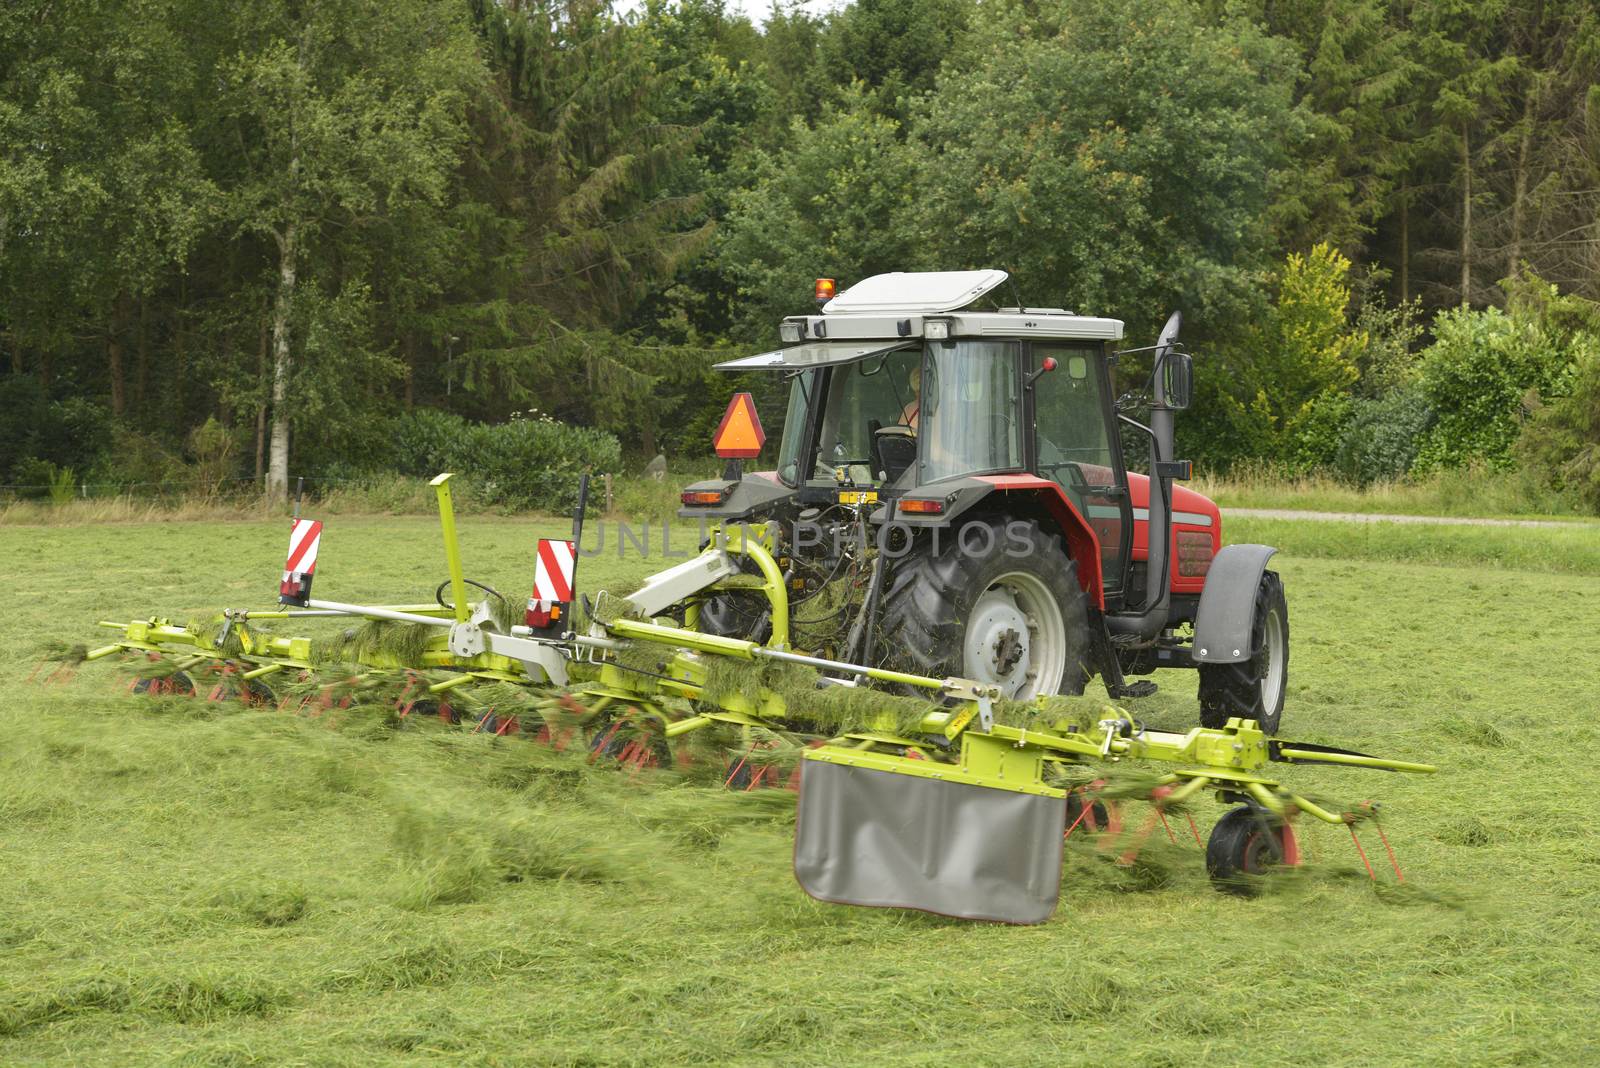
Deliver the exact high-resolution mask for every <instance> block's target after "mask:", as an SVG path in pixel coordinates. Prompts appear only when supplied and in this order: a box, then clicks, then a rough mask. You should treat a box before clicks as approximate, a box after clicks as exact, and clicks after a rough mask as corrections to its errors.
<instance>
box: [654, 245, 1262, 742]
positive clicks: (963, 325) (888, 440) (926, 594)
mask: <svg viewBox="0 0 1600 1068" xmlns="http://www.w3.org/2000/svg"><path fill="white" fill-rule="evenodd" d="M1005 279H1006V274H1005V272H1003V271H997V270H987V271H945V272H933V273H898V272H897V273H893V274H882V275H876V276H873V277H871V278H868V279H866V280H864V281H862V282H860V283H858V284H857V285H855V286H853V287H851V288H850V289H848V290H847V291H845V292H843V293H841V294H839V295H837V296H832V294H831V283H829V284H828V286H827V287H826V288H825V287H824V286H823V285H822V283H819V293H818V296H819V301H820V300H822V298H825V297H826V298H831V299H826V300H825V302H824V303H821V306H820V308H819V311H818V313H817V314H813V315H797V316H790V317H788V318H785V319H784V320H783V322H782V323H781V324H780V326H779V330H780V334H781V337H782V340H783V347H782V348H779V349H777V350H775V351H772V352H766V353H762V354H760V355H757V356H751V357H748V358H745V359H739V360H734V361H731V362H728V363H725V364H722V365H720V366H721V367H722V368H723V369H726V370H731V371H740V372H745V371H752V370H760V371H766V372H770V373H773V374H778V375H782V376H784V377H785V378H786V379H788V381H789V387H788V391H789V401H788V412H787V416H786V418H785V420H784V424H783V438H782V442H781V445H780V448H779V451H778V467H777V469H776V470H775V471H769V472H761V473H759V474H748V475H747V474H744V473H743V472H742V470H741V468H740V463H739V461H737V460H735V461H732V462H730V464H729V468H728V470H727V471H726V472H725V473H724V477H723V478H722V479H719V480H713V481H709V482H702V483H698V484H696V485H694V486H691V487H689V488H688V489H687V490H686V491H685V492H684V494H683V502H684V504H683V508H682V510H681V511H680V513H679V514H680V515H682V516H684V517H686V518H706V519H714V520H715V521H717V522H720V523H723V524H729V523H769V524H773V526H772V527H771V528H769V529H772V530H773V532H774V536H775V537H776V539H777V543H778V546H779V553H778V555H779V558H780V563H781V564H782V566H783V567H784V575H785V580H786V582H787V583H788V584H789V586H790V588H791V590H792V591H793V592H792V593H791V598H792V600H791V604H792V608H793V611H792V615H795V616H797V617H798V616H802V615H804V609H803V608H802V607H801V606H803V605H804V604H806V603H807V602H808V601H809V600H811V599H813V598H824V597H825V591H830V590H831V591H833V593H832V594H831V595H828V596H826V597H825V600H826V603H827V605H828V606H829V607H830V610H833V611H834V616H833V623H834V624H835V631H834V633H833V635H832V636H830V637H826V638H823V639H816V638H813V639H812V640H813V641H817V642H820V644H822V645H823V646H825V647H826V649H827V651H828V652H829V653H830V654H832V655H837V656H840V657H841V658H843V659H844V660H847V661H850V662H854V663H861V664H872V665H875V666H876V665H883V666H890V667H895V668H898V669H900V670H905V671H909V672H914V673H916V674H919V675H931V676H935V677H943V676H959V677H962V678H967V679H973V680H976V681H979V682H982V683H985V684H989V685H991V686H995V687H997V688H998V689H999V690H1000V692H1001V693H1003V694H1004V695H1005V696H1007V697H1010V698H1015V699H1019V700H1027V699H1031V698H1033V697H1036V696H1040V695H1045V694H1056V693H1066V694H1071V693H1079V692H1082V690H1083V687H1084V685H1085V683H1087V682H1088V681H1089V680H1090V679H1091V678H1093V677H1094V676H1096V675H1098V676H1100V678H1101V679H1102V680H1103V682H1104V684H1105V687H1106V690H1107V692H1108V693H1109V694H1110V695H1111V696H1112V697H1113V698H1119V697H1137V696H1143V695H1145V694H1148V693H1151V692H1153V691H1154V690H1155V684H1154V683H1152V682H1150V681H1147V680H1142V681H1137V682H1130V681H1129V679H1130V676H1138V675H1149V674H1151V673H1152V672H1154V671H1155V670H1156V669H1157V668H1194V669H1198V670H1199V672H1200V691H1199V692H1200V721H1201V723H1202V725H1205V726H1211V727H1220V726H1222V725H1223V724H1224V723H1225V722H1226V721H1227V720H1228V719H1229V718H1230V717H1243V718H1248V719H1254V720H1257V721H1258V722H1259V723H1260V724H1261V725H1262V727H1263V728H1264V729H1265V730H1267V731H1268V732H1269V733H1270V732H1275V731H1276V729H1277V727H1278V723H1279V720H1280V718H1281V716H1282V711H1283V698H1284V690H1285V685H1286V681H1287V674H1288V660H1289V616H1288V607H1287V604H1286V602H1285V600H1284V592H1283V584H1282V582H1281V581H1280V580H1279V578H1278V576H1277V574H1275V573H1274V572H1272V571H1269V570H1267V562H1268V560H1269V558H1270V557H1271V556H1272V555H1273V552H1274V550H1273V549H1271V548H1269V547H1267V546H1262V545H1230V546H1226V547H1224V546H1223V544H1222V519H1221V513H1220V512H1219V510H1218V508H1217V506H1216V505H1215V504H1214V503H1213V502H1212V501H1210V500H1208V499H1207V498H1206V497H1204V496H1202V495H1200V494H1198V493H1195V492H1193V491H1191V490H1188V489H1185V488H1183V487H1181V486H1175V485H1174V482H1175V481H1179V480H1183V479H1186V478H1188V477H1189V475H1190V473H1191V464H1190V463H1189V462H1188V461H1185V460H1175V459H1173V421H1174V418H1175V416H1176V413H1177V412H1179V411H1182V410H1183V409H1184V408H1186V407H1187V406H1188V404H1189V402H1190V396H1191V385H1192V361H1191V357H1190V355H1189V354H1188V353H1187V352H1185V351H1184V350H1183V349H1182V347H1181V345H1180V343H1179V341H1178V331H1179V326H1180V323H1181V319H1180V316H1179V315H1178V314H1177V313H1174V314H1173V315H1172V317H1171V318H1170V319H1169V320H1168V322H1167V324H1166V327H1165V329H1164V330H1163V331H1162V333H1161V336H1160V338H1159V340H1158V341H1157V342H1156V344H1155V345H1153V346H1149V347H1148V348H1142V349H1120V350H1119V349H1116V348H1115V347H1114V346H1115V344H1116V343H1117V342H1119V341H1120V340H1121V339H1122V335H1123V324H1122V322H1121V321H1119V320H1116V319H1101V318H1094V317H1090V316H1082V315H1074V314H1072V313H1071V312H1067V311H1064V310H1062V309H1060V308H1023V307H1000V308H996V309H995V310H976V309H975V308H974V305H977V304H978V303H979V302H982V301H984V300H985V298H986V297H987V296H988V294H990V293H991V291H993V290H994V289H995V288H996V287H998V286H999V285H1000V283H1002V282H1003V281H1004V280H1005ZM824 281H826V280H824ZM1133 355H1137V356H1139V357H1141V359H1140V360H1139V361H1138V362H1139V364H1140V365H1141V366H1143V365H1148V366H1150V367H1151V368H1152V370H1151V372H1150V376H1149V378H1148V381H1147V382H1146V384H1145V386H1144V388H1143V389H1142V390H1138V391H1135V392H1132V393H1128V394H1125V395H1122V396H1120V397H1119V396H1118V394H1117V391H1116V389H1115V388H1114V386H1113V371H1114V370H1115V369H1116V367H1117V363H1118V361H1119V359H1123V358H1126V357H1129V356H1133ZM1144 410H1148V413H1149V414H1148V423H1143V422H1140V421H1138V420H1137V419H1136V418H1135V417H1134V414H1133V413H1136V412H1141V411H1144ZM1125 433H1126V434H1127V435H1130V436H1131V435H1138V436H1141V437H1143V438H1145V439H1147V440H1148V458H1147V459H1145V460H1144V462H1143V464H1142V465H1141V466H1143V467H1144V468H1145V471H1144V473H1138V472H1133V471H1129V470H1128V464H1127V458H1125V457H1124V455H1123V445H1122V442H1123V438H1124V436H1125ZM1141 459H1143V458H1141ZM1152 532H1154V535H1153V536H1152ZM841 591H842V593H841ZM763 604H764V602H762V601H761V600H760V599H758V598H741V597H740V596H739V595H738V591H728V592H724V593H721V594H719V595H718V596H717V597H716V598H714V599H712V600H711V601H709V602H707V603H706V604H705V605H703V606H702V608H701V611H700V614H699V619H698V622H699V625H700V626H701V628H702V629H708V630H715V631H718V632H721V633H726V634H737V635H738V636H741V637H752V638H760V637H762V636H763V635H764V634H769V633H770V631H769V630H768V629H767V628H768V627H769V625H770V620H769V619H767V618H765V612H766V610H764V608H763ZM834 606H837V608H836V609H835V608H834ZM812 633H813V634H815V631H813V632H812Z"/></svg>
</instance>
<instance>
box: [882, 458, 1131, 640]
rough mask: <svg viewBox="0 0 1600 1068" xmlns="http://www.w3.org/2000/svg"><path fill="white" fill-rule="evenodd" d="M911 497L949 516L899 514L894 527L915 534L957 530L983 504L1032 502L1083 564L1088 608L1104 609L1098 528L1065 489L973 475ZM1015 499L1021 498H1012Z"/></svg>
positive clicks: (1007, 506) (1042, 481) (1032, 478)
mask: <svg viewBox="0 0 1600 1068" xmlns="http://www.w3.org/2000/svg"><path fill="white" fill-rule="evenodd" d="M907 495H908V496H914V497H942V498H943V499H944V502H945V504H944V511H943V512H942V513H941V514H939V515H930V516H919V515H914V514H910V513H898V512H897V513H896V515H895V517H894V521H895V523H897V524H899V525H900V526H903V527H907V528H910V529H912V530H924V529H929V528H933V527H938V528H940V529H947V528H954V527H956V526H958V525H959V523H960V521H961V520H962V519H963V518H965V517H966V516H967V515H968V514H969V513H971V512H973V511H974V510H975V509H976V508H977V507H978V505H980V504H984V503H985V502H987V503H989V504H991V505H992V504H996V503H1000V504H1002V505H1003V511H1004V512H1007V513H1010V512H1013V511H1015V509H1016V506H1017V505H1018V504H1020V503H1022V502H1023V501H1028V502H1033V503H1036V504H1037V505H1038V507H1039V508H1040V509H1041V510H1042V511H1043V512H1044V513H1045V514H1046V515H1048V516H1049V517H1050V519H1051V520H1052V521H1053V522H1054V523H1055V524H1056V527H1057V529H1058V530H1059V532H1060V534H1061V536H1062V538H1063V539H1064V540H1065V541H1066V548H1067V554H1068V555H1069V556H1071V557H1072V559H1073V561H1074V562H1076V563H1077V565H1078V581H1079V582H1080V583H1082V584H1083V588H1084V591H1085V592H1086V593H1088V595H1089V603H1090V604H1091V605H1093V606H1094V607H1095V608H1096V609H1098V610H1100V611H1104V610H1105V606H1106V591H1105V579H1104V576H1103V575H1102V574H1101V570H1100V569H1101V564H1100V539H1099V537H1098V536H1097V535H1096V534H1095V530H1094V527H1093V526H1091V525H1090V523H1089V521H1088V520H1087V519H1085V518H1084V517H1083V514H1082V513H1081V512H1079V511H1078V509H1077V507H1076V506H1075V505H1074V504H1073V503H1072V501H1071V499H1070V498H1068V497H1067V495H1066V494H1065V493H1064V492H1062V489H1061V487H1060V486H1059V485H1058V484H1056V483H1055V482H1052V481H1051V480H1049V479H1047V478H1040V477H1039V476H1038V475H1029V474H1016V475H968V476H965V477H962V478H949V479H943V480H941V481H939V482H934V483H929V484H928V485H925V486H919V487H917V488H916V489H915V490H913V491H911V492H910V493H909V494H907ZM1013 495H1015V496H1016V499H1014V500H1012V499H1008V498H1011V497H1012V496H1013ZM888 516H889V513H888V509H886V508H879V509H877V510H876V511H874V512H873V513H872V522H873V524H874V525H881V524H883V523H886V522H888Z"/></svg>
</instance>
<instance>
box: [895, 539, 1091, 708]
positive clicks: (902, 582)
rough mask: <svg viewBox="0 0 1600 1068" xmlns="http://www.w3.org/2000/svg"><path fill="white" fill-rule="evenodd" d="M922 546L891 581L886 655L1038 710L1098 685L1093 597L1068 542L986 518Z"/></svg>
mask: <svg viewBox="0 0 1600 1068" xmlns="http://www.w3.org/2000/svg"><path fill="white" fill-rule="evenodd" d="M937 533H938V535H939V538H938V541H937V542H935V540H934V539H933V538H932V537H926V538H919V540H918V541H917V543H916V544H915V545H914V546H913V547H912V549H911V550H910V551H909V552H907V553H906V555H905V556H904V557H902V558H901V559H900V560H899V561H898V562H897V563H895V564H894V565H893V570H892V571H891V572H890V574H889V581H888V584H887V587H886V589H885V592H884V597H883V605H882V610H881V613H880V617H879V618H880V620H881V623H880V627H881V630H880V634H881V637H882V644H880V646H879V648H880V649H883V650H884V651H885V652H886V653H887V654H888V656H889V660H890V663H892V664H893V665H894V666H895V667H897V668H900V669H902V670H905V671H908V672H912V673H915V674H919V675H928V676H932V677H933V678H945V677H948V676H951V675H955V676H959V677H961V678H968V679H974V680H976V681H978V682H982V683H987V684H989V685H993V686H996V687H998V688H999V690H1000V692H1001V693H1002V694H1004V695H1005V696H1006V697H1008V698H1011V699H1013V700H1017V701H1028V700H1032V699H1033V698H1035V697H1037V696H1039V695H1041V694H1057V693H1067V694H1077V693H1082V692H1083V685H1084V683H1085V682H1086V681H1087V680H1088V671H1087V670H1086V667H1085V664H1086V663H1087V661H1088V656H1089V617H1088V595H1087V594H1085V593H1084V590H1083V587H1082V586H1081V585H1079V583H1078V574H1077V566H1076V564H1075V563H1074V562H1073V561H1072V560H1071V559H1070V558H1069V557H1068V556H1067V554H1066V552H1065V551H1064V550H1063V548H1062V544H1061V538H1060V537H1059V536H1058V535H1056V534H1051V533H1046V532H1045V530H1044V529H1043V528H1042V527H1041V526H1040V525H1039V524H1038V523H1036V522H1033V521H1031V520H1026V521H1025V520H1012V521H1011V522H1009V523H1007V522H1005V521H1004V520H1002V519H999V518H994V519H980V520H976V521H974V522H970V523H967V524H966V525H964V526H962V527H960V528H958V529H956V530H943V531H939V532H937Z"/></svg>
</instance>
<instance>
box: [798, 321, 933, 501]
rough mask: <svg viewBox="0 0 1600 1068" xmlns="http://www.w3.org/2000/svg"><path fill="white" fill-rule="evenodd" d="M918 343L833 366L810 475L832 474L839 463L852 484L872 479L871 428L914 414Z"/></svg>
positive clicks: (894, 423)
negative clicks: (895, 350) (847, 473)
mask: <svg viewBox="0 0 1600 1068" xmlns="http://www.w3.org/2000/svg"><path fill="white" fill-rule="evenodd" d="M921 365H922V352H921V347H920V346H918V347H916V348H907V349H901V350H899V351H897V352H891V353H888V354H887V355H884V356H874V357H872V358H870V359H866V360H861V361H858V362H856V363H851V364H843V365H841V366H838V367H835V368H834V369H833V375H832V381H831V384H830V386H829V389H828V394H829V395H828V407H827V411H826V413H825V414H824V416H823V420H822V435H821V437H820V438H818V441H817V444H818V450H817V464H816V469H815V470H814V471H813V472H812V475H811V477H813V478H832V477H833V474H834V472H835V471H837V470H839V469H840V468H844V469H845V470H847V471H848V472H849V475H850V479H851V481H853V482H857V483H866V482H872V481H875V480H876V477H877V474H876V472H874V471H873V470H872V456H873V433H874V431H875V430H876V429H877V428H879V427H892V426H899V425H904V424H905V423H906V420H907V419H908V418H909V419H911V420H912V421H913V423H914V422H915V421H916V418H917V381H916V380H917V378H918V376H919V373H920V369H921Z"/></svg>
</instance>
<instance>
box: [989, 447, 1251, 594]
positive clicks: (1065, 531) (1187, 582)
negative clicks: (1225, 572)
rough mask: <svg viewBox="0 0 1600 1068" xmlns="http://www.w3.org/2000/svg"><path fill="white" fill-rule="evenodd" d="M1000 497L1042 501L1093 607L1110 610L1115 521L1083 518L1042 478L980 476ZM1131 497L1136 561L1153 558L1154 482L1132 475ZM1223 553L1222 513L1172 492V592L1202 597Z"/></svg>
mask: <svg viewBox="0 0 1600 1068" xmlns="http://www.w3.org/2000/svg"><path fill="white" fill-rule="evenodd" d="M977 481H979V482H987V483H988V484H989V485H991V486H993V487H994V488H995V489H996V490H997V491H998V492H1001V493H1027V494H1029V495H1030V496H1035V497H1037V499H1038V500H1040V501H1041V502H1042V503H1043V505H1044V507H1045V510H1046V511H1048V512H1049V513H1050V515H1051V517H1052V518H1053V519H1055V521H1056V523H1057V525H1059V526H1060V528H1061V533H1062V536H1063V537H1065V538H1066V540H1067V549H1068V551H1069V552H1070V553H1071V554H1072V558H1073V559H1074V560H1075V561H1077V564H1078V581H1079V582H1082V583H1083V588H1084V589H1085V590H1086V591H1088V594H1089V598H1090V600H1091V601H1092V602H1093V603H1094V606H1095V607H1096V608H1098V609H1100V610H1102V611H1104V610H1105V582H1104V575H1103V571H1104V564H1103V562H1102V559H1103V558H1102V553H1101V539H1102V537H1111V536H1114V535H1115V524H1116V522H1117V521H1116V520H1109V521H1102V522H1101V523H1099V524H1098V526H1097V524H1096V523H1095V522H1093V521H1091V520H1089V519H1086V518H1085V517H1084V516H1083V513H1081V512H1080V511H1078V509H1077V508H1076V507H1075V506H1074V505H1073V503H1072V501H1071V500H1070V499H1069V498H1068V497H1067V495H1066V493H1065V492H1063V491H1062V489H1061V487H1060V486H1059V485H1058V484H1057V483H1055V482H1053V481H1051V480H1050V479H1048V478H1040V477H1039V476H1038V475H980V476H978V478H977ZM1128 497H1129V500H1130V503H1131V504H1132V506H1133V515H1134V519H1133V545H1132V549H1131V554H1132V559H1133V560H1135V561H1139V560H1146V559H1148V558H1149V555H1150V546H1149V537H1150V511H1149V509H1150V478H1149V476H1147V475H1140V474H1135V473H1133V472H1131V471H1130V472H1129V473H1128ZM1220 548H1222V511H1221V509H1219V508H1218V507H1217V506H1216V504H1215V503H1214V502H1213V501H1212V500H1211V499H1210V498H1208V497H1206V496H1205V495H1203V494H1200V493H1196V492H1195V491H1194V490H1191V489H1185V488H1184V487H1182V486H1173V487H1172V545H1171V546H1170V547H1169V551H1170V553H1171V555H1170V556H1169V557H1168V559H1169V560H1171V561H1172V562H1173V563H1172V572H1171V573H1172V579H1171V586H1172V592H1173V593H1186V594H1198V593H1199V592H1200V591H1201V590H1202V589H1204V588H1205V584H1206V572H1207V571H1208V570H1209V569H1210V567H1211V558H1212V557H1213V556H1215V555H1216V554H1217V550H1218V549H1220Z"/></svg>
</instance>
